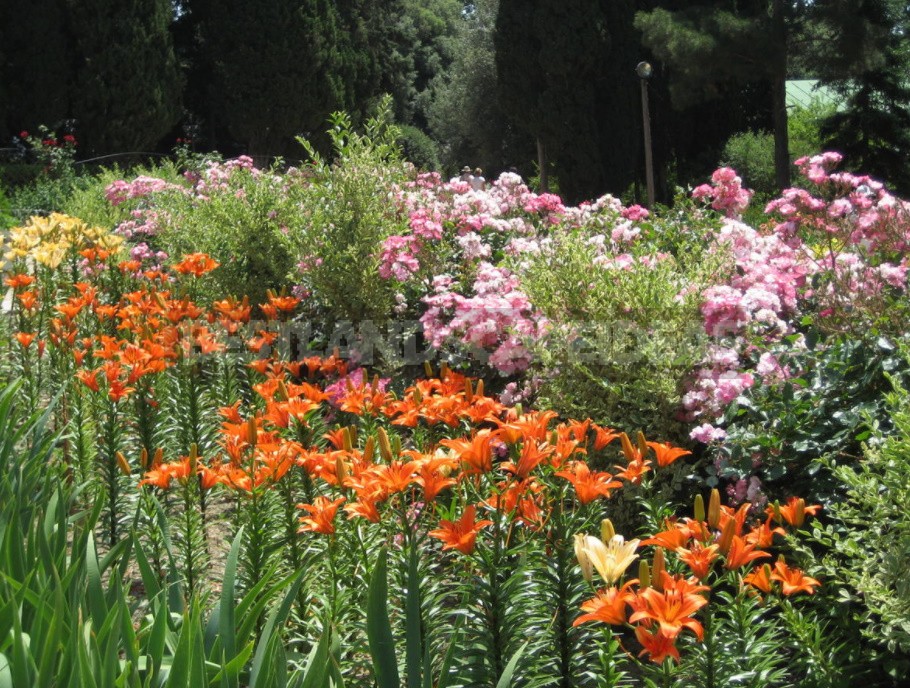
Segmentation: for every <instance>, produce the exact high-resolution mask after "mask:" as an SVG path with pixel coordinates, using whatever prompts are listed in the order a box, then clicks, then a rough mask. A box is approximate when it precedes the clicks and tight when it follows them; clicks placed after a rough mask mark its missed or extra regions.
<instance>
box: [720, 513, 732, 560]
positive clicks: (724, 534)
mask: <svg viewBox="0 0 910 688" xmlns="http://www.w3.org/2000/svg"><path fill="white" fill-rule="evenodd" d="M735 533H736V520H735V519H732V518H731V519H730V520H729V521H727V523H726V524H725V525H724V529H723V530H722V531H721V533H720V539H719V540H718V541H717V551H718V552H720V553H721V554H723V555H724V556H726V555H727V552H729V551H730V545H732V544H733V535H734V534H735Z"/></svg>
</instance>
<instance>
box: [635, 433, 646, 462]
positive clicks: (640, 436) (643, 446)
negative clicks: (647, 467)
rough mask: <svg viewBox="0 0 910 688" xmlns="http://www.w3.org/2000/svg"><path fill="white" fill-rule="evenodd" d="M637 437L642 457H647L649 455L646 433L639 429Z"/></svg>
mask: <svg viewBox="0 0 910 688" xmlns="http://www.w3.org/2000/svg"><path fill="white" fill-rule="evenodd" d="M636 439H637V440H638V452H639V454H641V458H645V457H646V456H647V455H648V442H647V440H645V433H643V432H642V431H641V430H639V431H638V435H637V437H636Z"/></svg>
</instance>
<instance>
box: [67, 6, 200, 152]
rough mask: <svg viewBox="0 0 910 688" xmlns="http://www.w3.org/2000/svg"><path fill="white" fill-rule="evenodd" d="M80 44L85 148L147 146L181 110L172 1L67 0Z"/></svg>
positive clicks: (76, 93)
mask: <svg viewBox="0 0 910 688" xmlns="http://www.w3.org/2000/svg"><path fill="white" fill-rule="evenodd" d="M66 5H67V9H68V10H69V12H68V16H69V23H70V35H71V37H72V40H73V43H74V52H75V79H74V83H73V89H72V110H71V111H72V115H73V116H74V117H75V119H76V130H77V133H78V135H79V137H80V139H81V147H82V148H83V150H85V151H87V152H88V153H93V154H103V153H111V152H125V151H145V150H148V148H149V147H151V146H155V145H157V143H158V142H159V141H160V139H161V137H162V136H164V135H165V134H166V133H167V132H168V131H169V130H170V129H171V127H173V125H174V124H175V122H176V121H177V120H178V119H179V117H180V97H181V91H182V78H181V74H180V70H179V66H178V64H177V59H176V56H175V54H174V46H173V41H172V38H171V35H170V26H171V23H172V21H173V6H172V3H171V2H170V0H66Z"/></svg>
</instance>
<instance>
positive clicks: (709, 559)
mask: <svg viewBox="0 0 910 688" xmlns="http://www.w3.org/2000/svg"><path fill="white" fill-rule="evenodd" d="M717 549H718V547H717V545H710V546H708V547H705V546H703V545H702V544H701V543H700V542H698V541H697V540H696V541H695V542H693V543H692V548H691V549H683V548H682V547H680V548H679V549H677V550H676V553H677V554H679V558H680V559H681V560H682V561H684V562H686V564H688V565H689V568H690V569H692V573H694V574H695V576H696V578H698V579H699V580H704V579H705V577H706V576H707V575H708V571H710V570H711V564H712V563H713V562H714V560H715V559H717Z"/></svg>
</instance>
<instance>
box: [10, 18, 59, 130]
mask: <svg viewBox="0 0 910 688" xmlns="http://www.w3.org/2000/svg"><path fill="white" fill-rule="evenodd" d="M66 5H67V0H34V1H30V2H23V3H14V2H4V3H2V4H0V137H2V139H0V140H2V141H3V143H2V145H0V147H2V146H6V145H7V143H8V141H9V137H10V136H14V135H16V134H18V133H19V132H20V131H22V130H27V131H30V132H34V130H35V128H36V127H37V126H38V125H39V124H48V125H52V126H56V125H57V124H58V123H59V122H60V121H61V120H63V119H65V118H66V117H67V116H68V114H69V105H70V97H71V91H70V86H71V83H72V78H73V71H72V56H71V51H72V48H73V45H72V32H71V30H70V28H69V26H68V25H67V7H66Z"/></svg>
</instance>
